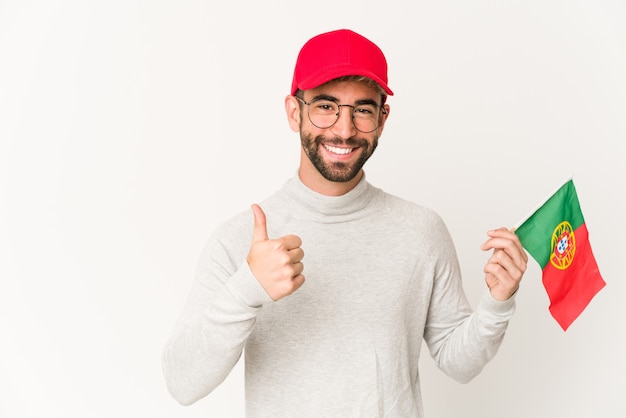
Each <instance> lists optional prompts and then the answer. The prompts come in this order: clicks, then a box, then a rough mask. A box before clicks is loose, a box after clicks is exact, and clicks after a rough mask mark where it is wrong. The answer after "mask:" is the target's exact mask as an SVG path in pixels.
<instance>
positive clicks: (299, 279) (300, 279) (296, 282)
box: [291, 274, 304, 292]
mask: <svg viewBox="0 0 626 418" xmlns="http://www.w3.org/2000/svg"><path fill="white" fill-rule="evenodd" d="M291 282H292V283H293V292H295V291H296V290H298V289H300V287H301V286H302V285H303V284H304V276H303V275H302V274H298V275H297V276H295V277H294V278H293V279H292V280H291Z"/></svg>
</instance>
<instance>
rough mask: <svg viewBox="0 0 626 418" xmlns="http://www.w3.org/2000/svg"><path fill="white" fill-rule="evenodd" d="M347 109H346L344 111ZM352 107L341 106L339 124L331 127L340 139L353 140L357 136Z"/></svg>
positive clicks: (336, 123)
mask: <svg viewBox="0 0 626 418" xmlns="http://www.w3.org/2000/svg"><path fill="white" fill-rule="evenodd" d="M342 108H345V109H342ZM353 109H354V108H353V107H352V106H350V105H340V106H339V117H338V118H337V122H335V124H334V125H333V126H331V129H332V132H333V133H334V134H335V135H337V136H339V137H340V138H346V139H347V138H351V137H353V136H354V135H355V134H356V127H355V126H354V122H353V120H352V110H353Z"/></svg>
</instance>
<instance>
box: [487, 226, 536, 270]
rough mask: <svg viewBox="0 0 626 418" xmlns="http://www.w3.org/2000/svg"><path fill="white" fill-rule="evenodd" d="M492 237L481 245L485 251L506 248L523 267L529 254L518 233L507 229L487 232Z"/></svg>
mask: <svg viewBox="0 0 626 418" xmlns="http://www.w3.org/2000/svg"><path fill="white" fill-rule="evenodd" d="M487 234H488V235H489V236H490V237H491V238H489V239H488V240H487V241H485V242H484V243H483V244H482V245H481V249H482V250H483V251H487V250H490V249H494V250H504V251H505V252H506V253H507V254H508V255H509V256H510V257H511V258H512V259H514V260H516V262H517V264H518V265H519V266H520V267H522V266H523V265H524V264H526V262H527V261H528V256H527V255H526V251H524V247H523V246H522V243H521V242H520V240H519V238H518V236H517V235H515V234H514V233H513V232H511V231H507V230H505V229H504V230H503V229H500V230H495V231H489V232H488V233H487Z"/></svg>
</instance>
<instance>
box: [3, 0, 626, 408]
mask: <svg viewBox="0 0 626 418" xmlns="http://www.w3.org/2000/svg"><path fill="white" fill-rule="evenodd" d="M214 3H215V2H210V1H176V2H175V1H154V0H153V1H149V0H144V1H140V0H125V1H119V0H115V1H78V0H76V1H71V0H59V1H44V0H34V1H27V0H21V1H18V0H14V1H1V0H0V193H1V194H0V199H1V201H0V284H1V287H0V416H2V417H7V418H13V417H51V416H54V417H151V418H153V417H154V418H156V417H227V418H230V417H234V418H237V417H243V410H244V407H243V386H242V368H241V366H240V365H238V366H237V367H236V368H235V370H234V371H233V373H232V374H231V375H230V376H229V378H228V379H227V380H226V381H225V382H224V384H223V385H222V386H220V387H219V388H218V389H217V390H216V391H215V392H214V393H213V394H211V395H209V396H208V397H206V398H204V399H202V400H201V401H199V402H197V403H196V404H194V405H192V406H189V407H182V406H179V405H178V404H177V403H176V402H175V401H174V400H173V399H172V398H171V397H170V396H169V394H168V393H167V391H166V389H165V384H164V381H163V377H162V374H161V365H160V356H161V350H162V347H163V344H164V343H165V341H166V339H167V338H168V336H169V333H170V332H171V330H172V328H173V326H174V322H175V321H176V319H177V317H178V315H179V313H180V311H181V309H182V305H183V303H184V301H185V298H186V297H187V292H188V291H189V288H190V286H191V282H192V280H193V274H194V271H195V265H196V262H197V260H198V256H199V253H200V250H201V249H202V246H203V245H204V243H205V242H206V239H207V238H208V235H209V234H210V232H211V231H212V230H213V229H214V227H215V226H216V225H217V224H218V223H219V222H221V221H223V220H225V219H226V218H227V217H230V216H231V215H232V214H234V213H235V212H237V211H240V210H243V209H245V208H247V207H248V206H249V205H250V204H251V203H252V202H255V201H257V200H260V199H261V198H263V197H265V196H267V195H269V194H270V193H273V192H274V191H275V190H277V189H278V188H279V187H280V186H281V185H282V184H283V182H284V181H286V180H287V179H288V178H289V177H291V176H292V175H293V174H294V173H295V170H296V168H297V163H298V158H299V148H298V147H299V142H298V137H297V135H295V134H293V133H292V132H291V130H290V129H289V128H288V125H287V122H286V119H285V116H284V111H283V98H284V96H285V95H286V94H287V93H288V90H289V87H290V85H291V75H292V69H293V64H294V62H295V58H296V55H297V52H298V50H299V48H300V46H301V45H302V44H303V43H304V42H305V41H306V40H307V39H308V38H310V37H311V36H313V35H316V34H318V33H320V32H323V31H326V30H332V29H338V28H341V27H347V28H351V29H354V30H356V31H357V32H360V33H362V34H364V35H366V36H368V37H370V38H371V39H373V40H374V41H375V42H376V43H377V44H378V45H379V46H380V47H381V48H382V49H383V50H384V51H385V53H386V55H387V59H388V61H389V66H390V69H389V77H390V86H391V88H392V89H394V90H395V92H396V95H395V96H394V97H392V98H390V100H389V103H390V104H391V107H392V111H391V115H390V118H389V120H388V122H387V126H386V130H385V133H384V135H383V137H382V138H381V144H380V146H379V148H378V151H377V153H376V154H375V156H374V158H373V159H372V160H371V161H370V162H369V163H368V165H367V166H366V171H367V175H368V179H369V180H370V181H371V182H372V183H373V184H375V185H376V186H379V187H382V188H383V189H385V190H387V191H389V192H392V193H394V194H397V195H399V196H401V197H404V198H407V199H410V200H413V201H416V202H418V203H420V204H422V205H425V206H429V207H432V208H434V209H435V210H437V211H438V212H439V213H440V214H441V215H442V216H443V217H444V219H445V220H446V222H447V224H448V226H449V228H450V231H451V233H452V235H453V237H454V240H455V243H456V245H457V250H458V253H459V257H460V261H461V264H462V268H463V274H464V282H465V287H466V290H467V294H468V297H469V298H470V300H471V301H472V303H473V304H475V303H476V302H477V301H478V298H479V295H480V293H481V292H482V291H483V289H484V283H483V276H482V266H483V264H484V263H485V261H486V259H487V256H488V254H486V253H483V252H481V251H480V249H479V246H480V244H481V243H482V242H483V241H484V240H485V239H486V235H485V232H486V231H487V230H488V229H490V228H495V227H499V226H513V225H514V224H516V223H517V221H519V220H520V219H521V218H523V217H524V216H525V215H526V214H527V213H528V212H529V211H530V210H531V209H533V208H534V207H535V205H536V204H538V203H539V202H540V201H541V200H543V199H544V198H545V197H546V196H547V195H548V194H549V193H550V192H552V191H553V190H554V189H555V188H556V187H557V186H558V185H559V184H560V183H561V182H562V181H563V180H564V179H566V178H567V177H568V176H569V175H570V174H572V173H573V174H574V182H575V184H576V186H577V189H578V194H579V198H580V201H581V206H582V210H583V214H584V216H585V220H586V222H587V226H588V229H589V231H590V240H591V244H592V247H593V250H594V252H595V254H596V259H597V261H598V264H599V266H600V271H601V273H602V275H603V276H604V278H605V280H606V282H607V286H606V288H605V289H603V290H602V291H600V293H599V294H598V295H597V296H596V297H595V298H594V299H593V300H592V302H591V304H590V305H589V307H588V308H587V310H586V311H585V312H583V314H582V315H581V316H580V317H579V319H578V320H577V321H576V322H574V324H573V325H572V326H571V328H570V329H569V330H568V331H567V332H563V330H562V329H561V328H560V327H559V326H558V324H557V323H556V321H554V319H553V318H552V317H551V316H550V314H549V312H548V300H547V295H546V293H545V290H544V289H543V287H542V284H541V273H540V271H539V268H538V266H537V264H536V263H535V262H534V261H533V260H531V261H530V264H529V269H528V272H527V274H526V276H525V278H524V281H523V284H522V288H521V290H520V291H519V293H518V296H517V301H518V308H517V313H516V316H515V317H514V319H513V320H512V322H511V324H510V327H509V331H508V335H507V337H506V339H505V342H504V344H503V345H502V347H501V350H500V352H499V354H498V356H497V357H496V358H495V359H494V360H493V361H492V362H491V363H490V364H489V365H488V366H487V367H486V369H485V370H484V372H483V373H482V374H481V375H480V376H479V377H477V378H476V379H475V380H474V381H472V382H470V383H469V384H466V385H461V384H458V383H456V382H454V381H452V380H450V379H449V378H447V377H445V376H444V375H443V374H442V373H441V372H439V371H438V370H436V369H435V367H434V365H433V362H432V360H431V359H430V357H428V355H425V356H423V357H422V359H421V365H422V376H421V379H422V383H423V387H424V402H425V410H426V413H427V415H428V417H429V418H450V417H467V416H469V417H479V418H500V417H505V416H506V417H508V418H517V417H519V418H522V417H524V418H527V417H533V418H544V417H545V418H548V417H550V418H552V417H568V418H589V417H622V416H624V413H625V411H626V407H625V403H626V401H625V399H624V388H625V387H626V360H625V357H624V349H623V347H624V333H625V332H624V330H625V326H624V321H625V319H626V307H625V306H626V303H624V301H623V295H624V294H625V293H626V292H625V291H626V286H625V285H624V273H623V271H624V268H623V260H624V244H623V240H622V236H623V220H624V218H623V217H624V214H625V213H626V205H625V200H626V199H625V197H624V192H625V186H624V184H625V183H624V181H625V180H626V170H625V163H624V161H625V159H626V152H625V151H624V149H625V147H624V141H625V139H626V77H625V75H626V24H624V22H625V21H626V5H625V3H624V2H623V1H621V0H615V1H610V0H588V1H554V0H546V1H538V0H535V1H521V0H520V1H500V2H496V1H484V0H479V1H472V2H469V1H461V0H459V1H453V0H445V1H437V2H434V1H433V2H426V1H406V2H400V1H398V2H393V3H392V2H391V1H389V2H384V1H368V0H364V1H360V2H336V1H333V2H330V1H317V2H293V1H287V0H285V1H277V0H268V1H262V2H255V1H249V2H248V3H242V2H236V1H232V2H221V3H222V4H218V5H215V4H214ZM305 245H306V243H305ZM425 353H426V351H425ZM277 367H280V365H277Z"/></svg>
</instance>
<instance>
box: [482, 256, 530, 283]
mask: <svg viewBox="0 0 626 418" xmlns="http://www.w3.org/2000/svg"><path fill="white" fill-rule="evenodd" d="M489 266H490V267H494V269H495V271H494V273H496V272H498V271H500V269H502V270H503V271H504V272H505V273H507V274H508V275H509V276H510V277H511V278H521V277H522V275H523V274H524V268H525V264H524V263H520V262H519V261H518V260H516V259H515V258H513V257H511V256H510V255H509V254H508V253H507V252H506V251H504V250H501V249H498V250H495V251H494V252H493V254H492V255H491V257H489V261H488V262H487V266H486V267H489Z"/></svg>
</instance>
